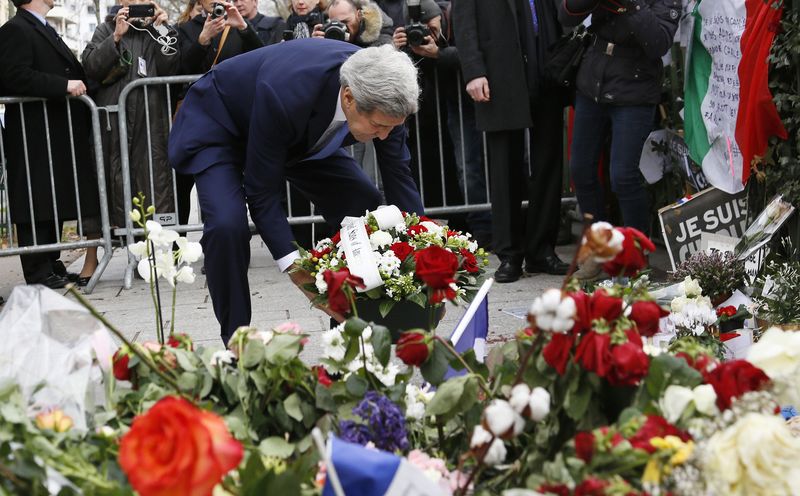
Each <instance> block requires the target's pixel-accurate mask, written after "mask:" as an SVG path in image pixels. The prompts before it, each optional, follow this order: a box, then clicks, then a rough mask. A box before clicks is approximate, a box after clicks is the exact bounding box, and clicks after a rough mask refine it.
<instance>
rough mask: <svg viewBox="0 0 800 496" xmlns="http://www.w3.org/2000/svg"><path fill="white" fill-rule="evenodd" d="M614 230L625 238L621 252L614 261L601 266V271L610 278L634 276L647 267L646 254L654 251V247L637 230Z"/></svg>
mask: <svg viewBox="0 0 800 496" xmlns="http://www.w3.org/2000/svg"><path fill="white" fill-rule="evenodd" d="M616 229H617V230H618V231H619V232H621V233H622V234H623V235H624V236H625V239H624V240H623V241H622V251H621V252H619V254H617V256H616V257H615V258H614V260H612V261H610V262H606V263H605V264H603V270H605V271H606V272H607V273H608V274H609V275H611V276H623V275H624V276H628V277H631V276H634V275H636V273H637V272H639V271H640V270H642V269H643V268H645V267H646V266H647V254H648V253H652V252H654V251H656V245H654V244H653V242H652V241H650V239H648V237H647V236H645V235H644V233H642V232H641V231H639V230H638V229H634V228H632V227H617V228H616Z"/></svg>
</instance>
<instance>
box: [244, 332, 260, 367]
mask: <svg viewBox="0 0 800 496" xmlns="http://www.w3.org/2000/svg"><path fill="white" fill-rule="evenodd" d="M262 360H264V343H262V342H261V341H259V340H257V339H251V340H249V341H247V344H245V347H244V354H243V355H242V366H243V367H245V368H248V369H251V368H253V367H256V366H257V365H258V364H259V363H261V361H262Z"/></svg>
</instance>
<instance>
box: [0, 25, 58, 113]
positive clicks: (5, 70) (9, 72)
mask: <svg viewBox="0 0 800 496" xmlns="http://www.w3.org/2000/svg"><path fill="white" fill-rule="evenodd" d="M29 35H30V31H29V32H27V33H26V32H25V29H24V28H22V27H20V26H18V25H16V24H15V23H13V22H7V23H5V24H4V25H3V27H1V28H0V58H1V59H2V61H3V63H2V64H0V86H2V89H3V92H4V93H6V94H7V95H8V96H10V95H24V96H37V97H42V98H58V97H63V96H66V94H67V82H68V81H67V78H66V77H64V76H59V75H56V74H50V73H47V72H42V71H38V70H36V69H34V68H33V65H32V61H33V49H32V48H31V43H32V41H31V40H30V39H29V38H30V36H29Z"/></svg>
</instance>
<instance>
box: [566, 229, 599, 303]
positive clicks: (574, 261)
mask: <svg viewBox="0 0 800 496" xmlns="http://www.w3.org/2000/svg"><path fill="white" fill-rule="evenodd" d="M592 220H594V217H592V215H591V214H583V230H582V231H581V237H580V238H579V241H578V249H577V250H575V254H574V255H573V256H572V262H571V263H570V264H569V270H567V275H565V276H564V282H562V283H561V291H562V292H563V291H564V290H565V289H567V284H569V281H570V279H572V274H574V273H575V271H576V270H577V269H578V254H580V251H581V250H580V248H581V244H582V243H583V239H584V238H585V237H586V231H588V230H589V228H590V227H592Z"/></svg>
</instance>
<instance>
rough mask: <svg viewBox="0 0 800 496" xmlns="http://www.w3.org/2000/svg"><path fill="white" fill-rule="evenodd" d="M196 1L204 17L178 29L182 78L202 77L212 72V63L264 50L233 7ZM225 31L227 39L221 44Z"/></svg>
mask: <svg viewBox="0 0 800 496" xmlns="http://www.w3.org/2000/svg"><path fill="white" fill-rule="evenodd" d="M198 1H199V2H200V4H201V5H202V6H203V11H204V13H203V14H200V15H198V16H196V17H194V18H193V19H192V20H191V21H189V22H187V23H185V24H181V25H180V26H178V40H179V44H180V53H181V70H180V73H181V74H202V73H204V72H207V71H208V70H209V69H211V67H212V65H214V61H215V60H216V62H217V63H219V62H222V61H223V60H226V59H229V58H231V57H234V56H236V55H239V54H241V53H245V52H249V51H250V50H254V49H256V48H260V47H262V46H264V43H262V41H261V39H260V38H259V37H258V34H256V32H255V30H254V29H253V28H252V26H250V24H248V23H247V22H246V21H245V20H244V18H243V17H242V14H240V13H239V11H238V10H236V7H234V5H233V4H232V3H230V2H217V1H214V0H198ZM226 27H227V28H228V35H227V37H226V38H225V43H224V44H222V35H223V31H224V30H225V28H226ZM220 45H222V48H220Z"/></svg>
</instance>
